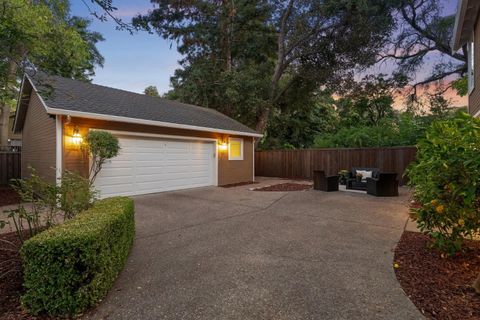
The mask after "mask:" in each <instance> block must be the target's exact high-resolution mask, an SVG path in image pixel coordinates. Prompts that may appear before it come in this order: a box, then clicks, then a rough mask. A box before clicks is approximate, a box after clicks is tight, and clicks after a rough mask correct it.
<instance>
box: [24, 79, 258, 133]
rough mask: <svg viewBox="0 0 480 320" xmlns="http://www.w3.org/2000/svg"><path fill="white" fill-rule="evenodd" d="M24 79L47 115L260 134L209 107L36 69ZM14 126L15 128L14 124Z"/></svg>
mask: <svg viewBox="0 0 480 320" xmlns="http://www.w3.org/2000/svg"><path fill="white" fill-rule="evenodd" d="M26 80H28V81H29V82H30V83H31V84H32V86H33V89H34V90H35V91H36V92H37V93H38V94H39V95H40V97H41V98H42V99H43V101H44V103H45V105H46V106H45V107H46V109H47V113H50V114H62V115H71V116H77V117H85V118H97V119H104V120H110V121H121V122H133V123H144V124H148V125H158V126H166V127H175V128H183V129H191V130H201V131H214V132H224V133H232V134H240V135H247V136H261V135H260V134H258V133H257V132H255V131H254V130H252V129H250V128H249V127H247V126H245V125H243V124H241V123H240V122H238V121H236V120H234V119H232V118H230V117H227V116H226V115H224V114H222V113H220V112H218V111H216V110H213V109H209V108H203V107H199V106H194V105H191V104H185V103H180V102H177V101H172V100H167V99H163V98H158V97H151V96H147V95H144V94H138V93H134V92H129V91H125V90H119V89H114V88H109V87H105V86H101V85H96V84H92V83H88V82H83V81H78V80H72V79H68V78H63V77H59V76H50V75H46V74H45V73H40V72H39V73H37V74H36V75H35V76H34V77H28V76H27V77H26ZM15 127H16V128H18V127H17V124H16V125H15Z"/></svg>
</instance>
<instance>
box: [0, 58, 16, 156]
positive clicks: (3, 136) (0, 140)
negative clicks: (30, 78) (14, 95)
mask: <svg viewBox="0 0 480 320" xmlns="http://www.w3.org/2000/svg"><path fill="white" fill-rule="evenodd" d="M16 74H17V64H16V63H15V62H14V61H10V63H9V67H8V74H7V76H6V78H5V91H7V92H8V91H9V90H10V87H11V86H12V84H13V83H14V81H15V77H16ZM9 132H10V106H9V105H8V104H6V103H2V102H0V147H4V146H7V145H8V134H9Z"/></svg>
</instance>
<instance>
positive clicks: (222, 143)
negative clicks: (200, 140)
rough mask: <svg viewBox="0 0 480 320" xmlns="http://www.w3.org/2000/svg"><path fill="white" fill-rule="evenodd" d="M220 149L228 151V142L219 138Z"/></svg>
mask: <svg viewBox="0 0 480 320" xmlns="http://www.w3.org/2000/svg"><path fill="white" fill-rule="evenodd" d="M218 150H220V151H227V150H228V144H227V141H226V140H219V141H218Z"/></svg>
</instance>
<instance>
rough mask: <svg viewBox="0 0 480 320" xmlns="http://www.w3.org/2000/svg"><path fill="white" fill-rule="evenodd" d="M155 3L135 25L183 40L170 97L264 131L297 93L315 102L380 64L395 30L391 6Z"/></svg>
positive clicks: (372, 2)
mask: <svg viewBox="0 0 480 320" xmlns="http://www.w3.org/2000/svg"><path fill="white" fill-rule="evenodd" d="M151 2H152V3H153V4H155V7H154V9H152V10H151V11H150V12H149V13H147V14H146V15H139V16H137V17H136V18H134V19H133V24H134V25H135V26H136V27H138V28H143V29H146V30H149V31H154V32H157V33H158V34H159V35H160V36H162V37H163V38H166V39H170V40H172V41H176V42H177V44H178V50H179V52H180V53H182V54H183V55H184V56H185V58H184V59H183V60H182V61H181V66H182V67H181V69H178V70H176V71H175V74H174V76H173V77H172V87H173V90H172V91H171V92H170V93H168V95H167V97H169V98H174V99H178V100H181V101H184V102H189V103H194V104H198V105H202V106H205V107H211V108H215V109H217V110H220V111H222V112H224V113H225V114H227V115H229V116H232V117H234V118H236V119H238V120H240V121H242V122H244V123H246V124H247V125H250V126H251V127H255V128H256V129H257V130H258V131H260V132H265V130H266V129H267V128H268V121H269V120H270V118H271V117H272V115H274V114H275V113H276V112H277V110H280V109H284V107H282V105H285V101H287V100H289V97H288V95H289V94H294V92H293V90H291V89H292V88H294V87H295V88H299V89H301V90H302V91H303V92H306V91H309V92H306V93H307V94H306V95H305V99H308V96H309V95H310V94H311V93H312V92H314V91H316V90H317V89H318V87H319V86H328V87H334V86H335V84H338V83H339V81H341V80H342V79H344V78H347V77H349V76H351V73H352V70H354V69H355V68H361V67H365V66H369V65H372V64H373V63H375V56H376V54H377V52H379V51H380V49H381V48H382V47H383V45H384V44H385V41H386V37H387V36H388V34H389V33H390V30H391V28H392V27H393V17H392V10H393V7H392V6H391V4H390V2H389V1H376V0H367V1H362V2H360V3H359V2H358V1H347V0H346V1H334V0H325V1H294V0H291V1H285V2H278V1H268V0H262V1H254V2H252V1H247V0H240V1H235V2H233V1H213V0H212V1H191V2H184V1H178V0H167V1H160V0H152V1H151ZM306 89H308V90H306ZM299 98H302V99H303V97H299ZM300 104H301V103H300Z"/></svg>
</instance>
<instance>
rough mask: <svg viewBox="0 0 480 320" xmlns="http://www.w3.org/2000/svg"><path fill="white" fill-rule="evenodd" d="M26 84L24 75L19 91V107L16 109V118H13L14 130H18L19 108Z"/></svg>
mask: <svg viewBox="0 0 480 320" xmlns="http://www.w3.org/2000/svg"><path fill="white" fill-rule="evenodd" d="M24 85H25V75H23V78H22V84H21V86H20V91H19V92H18V100H17V107H16V109H15V120H13V132H17V121H18V114H19V112H18V110H19V109H20V104H21V103H22V94H23V86H24Z"/></svg>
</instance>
